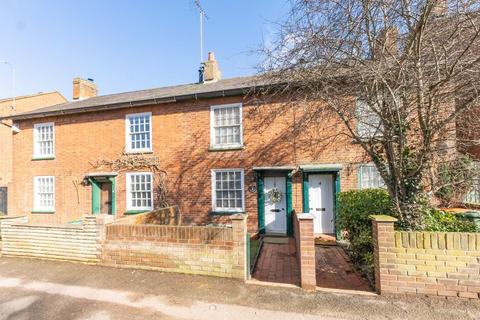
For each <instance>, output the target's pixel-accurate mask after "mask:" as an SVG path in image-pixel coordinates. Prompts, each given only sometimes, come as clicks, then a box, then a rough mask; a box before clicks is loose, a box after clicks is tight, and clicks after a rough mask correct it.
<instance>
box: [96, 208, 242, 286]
mask: <svg viewBox="0 0 480 320" xmlns="http://www.w3.org/2000/svg"><path fill="white" fill-rule="evenodd" d="M231 223H232V227H231V228H226V227H200V226H164V225H134V224H110V225H107V226H106V230H105V241H104V243H103V253H102V262H101V263H102V264H103V265H106V266H114V267H127V268H140V269H152V270H161V271H171V272H180V273H190V274H200V275H211V276H219V277H230V278H238V279H244V280H245V279H246V277H247V270H248V269H247V259H246V258H247V257H246V253H247V251H246V216H245V215H235V216H232V217H231Z"/></svg>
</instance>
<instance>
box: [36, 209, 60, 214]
mask: <svg viewBox="0 0 480 320" xmlns="http://www.w3.org/2000/svg"><path fill="white" fill-rule="evenodd" d="M31 213H40V214H41V213H48V214H53V213H55V210H32V211H31Z"/></svg>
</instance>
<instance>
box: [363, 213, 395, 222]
mask: <svg viewBox="0 0 480 320" xmlns="http://www.w3.org/2000/svg"><path fill="white" fill-rule="evenodd" d="M368 217H369V218H370V219H371V220H373V221H377V222H397V221H398V219H397V218H394V217H392V216H387V215H386V214H372V215H370V216H368Z"/></svg>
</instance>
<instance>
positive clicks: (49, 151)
mask: <svg viewBox="0 0 480 320" xmlns="http://www.w3.org/2000/svg"><path fill="white" fill-rule="evenodd" d="M33 156H34V158H47V157H54V156H55V131H54V125H53V122H49V123H37V124H35V125H34V127H33Z"/></svg>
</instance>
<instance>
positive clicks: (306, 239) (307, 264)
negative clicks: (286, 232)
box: [293, 213, 317, 291]
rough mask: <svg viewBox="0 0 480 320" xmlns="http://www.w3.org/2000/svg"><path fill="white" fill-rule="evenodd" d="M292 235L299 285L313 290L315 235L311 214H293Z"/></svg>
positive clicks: (314, 283)
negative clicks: (298, 271) (298, 270)
mask: <svg viewBox="0 0 480 320" xmlns="http://www.w3.org/2000/svg"><path fill="white" fill-rule="evenodd" d="M293 236H294V238H295V245H296V255H297V261H298V266H299V269H300V286H301V287H302V288H303V289H306V290H309V291H313V290H315V288H316V286H317V281H316V274H315V237H314V233H313V216H312V215H311V214H308V213H301V214H296V213H294V215H293Z"/></svg>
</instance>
